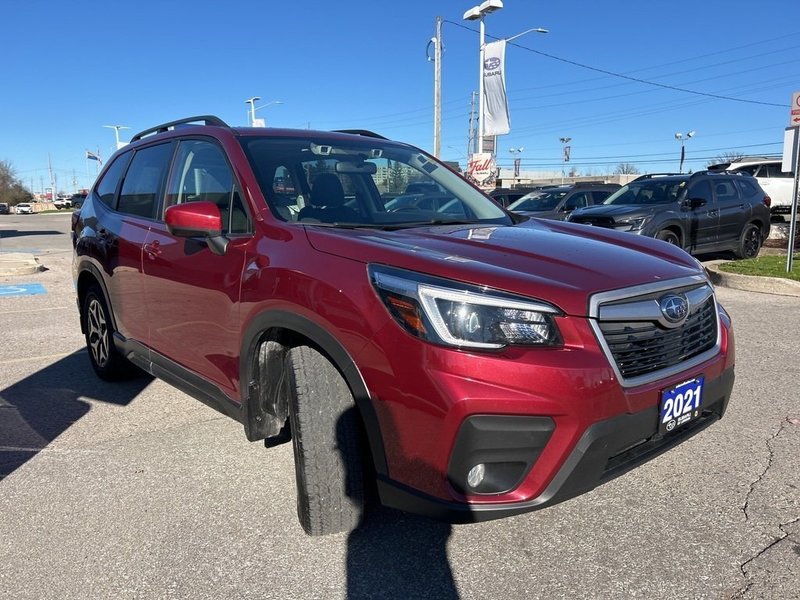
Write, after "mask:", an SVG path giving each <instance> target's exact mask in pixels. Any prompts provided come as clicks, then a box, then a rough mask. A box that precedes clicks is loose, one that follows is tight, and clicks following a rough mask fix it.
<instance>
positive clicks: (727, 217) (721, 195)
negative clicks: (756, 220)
mask: <svg viewBox="0 0 800 600" xmlns="http://www.w3.org/2000/svg"><path fill="white" fill-rule="evenodd" d="M711 181H712V183H713V189H714V202H715V204H716V207H717V210H718V211H719V228H718V230H717V243H718V244H720V245H724V246H730V245H731V244H733V243H735V242H736V241H738V240H739V236H740V235H741V234H742V230H743V229H744V226H745V225H746V224H747V222H748V221H749V220H750V205H749V204H747V203H746V202H745V201H744V200H743V199H742V197H741V196H740V194H739V188H737V187H736V186H735V185H734V183H733V179H732V178H731V176H727V177H724V178H722V177H720V178H719V179H711Z"/></svg>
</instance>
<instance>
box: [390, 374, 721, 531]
mask: <svg viewBox="0 0 800 600" xmlns="http://www.w3.org/2000/svg"><path fill="white" fill-rule="evenodd" d="M733 383H734V370H733V367H732V366H731V367H729V368H728V369H726V370H725V371H723V372H722V373H721V375H720V376H719V377H717V378H715V379H713V380H710V381H707V382H706V388H705V390H704V394H705V401H704V405H703V410H702V414H701V416H700V417H699V418H698V419H696V420H695V421H693V422H691V423H689V424H688V425H687V426H686V427H684V428H681V429H678V430H676V431H674V432H672V433H670V434H666V435H663V436H662V435H659V434H658V430H657V422H658V414H657V411H658V408H657V407H656V406H651V407H649V408H646V409H644V410H641V411H638V412H636V413H633V414H622V415H618V416H615V417H611V418H609V419H605V420H603V421H599V422H597V423H594V424H593V425H591V426H589V427H588V428H587V429H586V430H585V432H584V433H583V435H582V436H581V437H580V439H579V441H578V443H577V444H576V445H575V447H574V449H573V450H572V452H571V453H570V454H569V456H568V457H567V459H566V460H565V461H564V463H563V464H562V466H561V467H560V469H559V470H558V472H557V473H556V475H555V476H554V477H553V478H552V479H551V481H550V483H549V484H548V485H547V487H546V488H545V489H544V491H542V493H540V494H539V495H538V496H537V497H535V498H534V499H532V500H526V501H521V502H508V503H466V502H453V501H447V500H442V499H440V498H436V497H434V496H430V495H428V494H425V493H422V492H420V491H418V490H415V489H412V488H410V487H408V486H405V485H403V484H399V483H397V482H394V481H392V480H390V479H388V478H387V477H384V476H379V477H378V491H379V494H380V498H381V501H382V502H383V504H384V505H386V506H390V507H393V508H398V509H400V510H405V511H408V512H413V513H417V514H422V515H425V516H428V517H431V518H435V519H439V520H443V521H449V522H453V523H469V522H477V521H488V520H491V519H497V518H501V517H506V516H511V515H516V514H520V513H524V512H529V511H532V510H537V509H540V508H545V507H548V506H552V505H554V504H557V503H559V502H563V501H564V500H568V499H570V498H573V497H575V496H578V495H580V494H582V493H584V492H587V491H589V490H591V489H593V488H595V487H597V486H598V485H601V484H603V483H605V482H607V481H610V480H611V479H614V478H615V477H618V476H619V475H622V474H623V473H625V472H627V471H629V470H630V469H633V468H635V467H637V466H638V465H641V464H643V463H645V462H647V461H649V460H651V459H653V458H655V457H656V456H658V455H660V454H661V453H663V452H666V451H667V450H669V449H671V448H674V447H675V446H677V445H678V444H680V443H682V442H684V441H686V440H687V439H689V438H690V437H692V436H694V435H695V434H697V433H699V432H700V431H702V430H703V429H705V428H706V427H708V426H709V425H711V424H712V423H714V422H715V421H717V420H718V419H720V418H722V416H723V415H724V414H725V410H726V408H727V406H728V400H729V399H730V394H731V390H732V389H733Z"/></svg>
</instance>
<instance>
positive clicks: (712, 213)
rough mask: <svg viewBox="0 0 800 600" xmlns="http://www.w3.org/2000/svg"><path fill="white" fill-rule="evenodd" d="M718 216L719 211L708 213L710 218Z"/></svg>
mask: <svg viewBox="0 0 800 600" xmlns="http://www.w3.org/2000/svg"><path fill="white" fill-rule="evenodd" d="M718 214H719V211H718V210H716V209H714V210H710V211H708V216H709V217H716V216H717V215H718Z"/></svg>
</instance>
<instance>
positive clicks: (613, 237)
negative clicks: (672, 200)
mask: <svg viewBox="0 0 800 600" xmlns="http://www.w3.org/2000/svg"><path fill="white" fill-rule="evenodd" d="M306 231H307V233H308V238H309V241H310V243H311V245H312V246H313V247H314V248H315V249H317V250H318V251H320V252H325V253H329V254H335V255H337V256H342V257H346V258H349V259H352V260H357V261H360V262H363V263H378V264H385V265H390V266H393V267H398V268H401V269H409V270H413V271H418V272H422V273H426V274H430V275H436V276H439V277H445V278H448V279H454V280H459V281H465V282H469V283H472V284H477V285H484V286H487V287H490V288H495V289H499V290H505V291H508V292H512V293H516V294H522V295H524V296H528V297H532V298H538V299H541V300H545V301H548V302H550V303H552V304H555V305H556V306H558V307H559V308H561V309H562V310H563V311H564V312H566V313H567V314H572V315H586V313H587V307H588V297H589V296H590V295H592V294H594V293H596V292H600V291H607V290H612V289H617V288H623V287H629V286H633V285H641V284H644V283H651V282H654V281H663V280H667V279H675V278H678V277H685V276H688V275H698V274H701V275H702V274H703V271H702V269H701V268H700V267H699V266H698V264H697V262H696V261H695V260H694V259H693V258H691V257H690V256H689V255H688V254H687V253H685V252H684V251H683V250H680V249H678V248H676V247H674V246H670V245H669V244H666V243H664V242H660V241H656V240H653V239H651V238H646V237H641V236H638V235H633V234H630V233H619V232H616V231H612V230H608V229H599V228H594V227H589V226H586V225H574V224H571V223H561V222H558V221H540V220H537V219H532V220H530V221H527V222H525V223H521V224H519V225H515V226H513V227H508V226H500V227H497V226H488V227H474V226H463V225H461V226H446V227H419V228H414V229H404V230H400V231H381V230H370V229H348V230H338V229H335V228H322V227H313V226H309V227H306Z"/></svg>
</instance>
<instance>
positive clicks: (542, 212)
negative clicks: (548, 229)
mask: <svg viewBox="0 0 800 600" xmlns="http://www.w3.org/2000/svg"><path fill="white" fill-rule="evenodd" d="M619 187H620V186H619V184H617V183H576V184H573V185H560V186H558V187H554V188H548V189H545V190H539V191H536V192H531V193H529V194H527V195H525V196H523V197H522V198H520V199H519V200H517V201H516V202H512V203H511V204H510V205H509V206H508V210H510V211H513V212H515V213H519V214H522V215H527V216H530V217H538V218H540V219H557V220H559V221H563V220H564V219H566V218H567V217H568V216H569V214H570V213H571V212H572V211H573V210H576V209H578V208H584V207H586V206H594V205H595V204H600V203H602V202H603V201H604V200H605V199H606V198H608V197H609V196H610V195H611V194H613V193H614V192H616V191H617V190H618V189H619Z"/></svg>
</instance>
